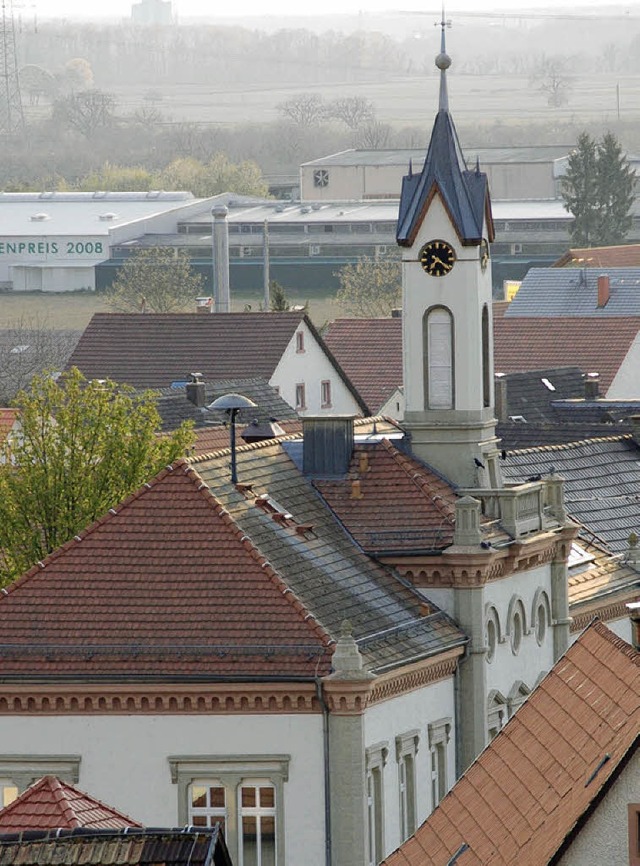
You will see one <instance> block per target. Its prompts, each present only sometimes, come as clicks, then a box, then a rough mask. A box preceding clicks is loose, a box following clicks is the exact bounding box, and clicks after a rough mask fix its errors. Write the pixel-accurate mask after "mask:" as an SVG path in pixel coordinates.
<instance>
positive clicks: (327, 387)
mask: <svg viewBox="0 0 640 866" xmlns="http://www.w3.org/2000/svg"><path fill="white" fill-rule="evenodd" d="M320 402H321V403H322V408H323V409H328V408H329V407H330V406H331V382H329V381H328V380H326V381H324V382H321V383H320Z"/></svg>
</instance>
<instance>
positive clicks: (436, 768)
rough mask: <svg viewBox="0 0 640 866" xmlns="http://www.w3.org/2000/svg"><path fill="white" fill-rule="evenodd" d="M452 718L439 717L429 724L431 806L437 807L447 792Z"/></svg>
mask: <svg viewBox="0 0 640 866" xmlns="http://www.w3.org/2000/svg"><path fill="white" fill-rule="evenodd" d="M451 728H452V721H451V719H439V720H438V721H437V722H432V723H431V724H430V725H428V732H429V749H430V750H431V808H432V809H435V808H436V806H437V805H438V803H439V802H440V801H441V800H442V798H443V797H444V795H445V794H446V793H447V790H448V784H447V775H448V772H447V771H448V767H447V745H448V743H449V740H450V738H451Z"/></svg>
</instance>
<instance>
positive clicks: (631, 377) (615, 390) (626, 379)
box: [607, 331, 640, 400]
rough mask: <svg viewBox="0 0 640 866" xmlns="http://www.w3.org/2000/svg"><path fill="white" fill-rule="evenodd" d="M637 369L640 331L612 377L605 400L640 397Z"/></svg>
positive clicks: (639, 356) (636, 398) (639, 365)
mask: <svg viewBox="0 0 640 866" xmlns="http://www.w3.org/2000/svg"><path fill="white" fill-rule="evenodd" d="M638 370H640V331H638V333H637V334H636V336H635V339H634V341H633V343H632V344H631V346H630V347H629V351H628V352H627V354H626V355H625V359H624V361H623V362H622V364H620V367H619V368H618V372H617V373H616V375H615V376H614V377H613V382H612V383H611V384H610V385H609V388H608V389H607V400H638V399H639V398H640V376H639V375H638Z"/></svg>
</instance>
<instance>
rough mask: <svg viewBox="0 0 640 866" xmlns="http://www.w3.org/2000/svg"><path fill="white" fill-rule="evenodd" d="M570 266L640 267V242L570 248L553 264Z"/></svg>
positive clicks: (562, 266) (560, 266)
mask: <svg viewBox="0 0 640 866" xmlns="http://www.w3.org/2000/svg"><path fill="white" fill-rule="evenodd" d="M568 266H574V267H587V268H637V267H640V244H620V245H618V246H615V247H587V248H586V249H575V250H568V251H567V252H566V253H564V255H562V256H561V257H560V258H559V259H558V261H557V262H555V264H554V265H553V267H554V268H566V267H568Z"/></svg>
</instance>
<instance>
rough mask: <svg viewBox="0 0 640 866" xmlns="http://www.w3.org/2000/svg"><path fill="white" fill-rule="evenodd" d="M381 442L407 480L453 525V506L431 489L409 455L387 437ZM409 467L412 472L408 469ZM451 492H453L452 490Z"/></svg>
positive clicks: (429, 483)
mask: <svg viewBox="0 0 640 866" xmlns="http://www.w3.org/2000/svg"><path fill="white" fill-rule="evenodd" d="M382 444H383V445H384V447H385V448H386V449H387V451H388V452H389V454H390V455H391V457H392V459H393V460H394V462H395V463H396V464H397V465H398V466H399V467H400V469H402V471H403V472H404V473H405V475H406V476H407V477H408V478H409V480H410V481H411V482H412V483H413V484H414V485H415V486H416V487H417V488H418V490H419V491H420V492H421V493H423V494H424V495H425V496H426V495H427V494H429V495H428V499H429V502H430V503H431V504H432V505H433V506H434V507H435V508H436V509H437V510H438V511H439V512H440V513H441V514H442V516H443V517H444V518H446V519H447V520H449V521H450V523H451V524H452V525H453V524H454V523H455V513H456V512H455V508H453V507H452V506H450V505H449V504H448V503H447V502H446V501H445V500H444V499H443V498H442V496H440V495H439V494H438V493H437V492H436V491H432V490H431V482H430V481H429V479H428V478H426V477H425V476H424V475H423V474H422V473H421V472H420V471H419V469H417V468H415V464H414V463H413V461H412V460H411V458H410V457H408V456H407V455H406V454H402V453H401V452H400V451H399V450H398V449H397V448H396V447H395V446H394V445H393V443H392V442H390V441H389V440H388V439H383V440H382ZM410 468H411V469H412V470H413V472H411V471H410ZM425 488H427V489H425ZM451 492H452V493H453V490H452V491H451Z"/></svg>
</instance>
